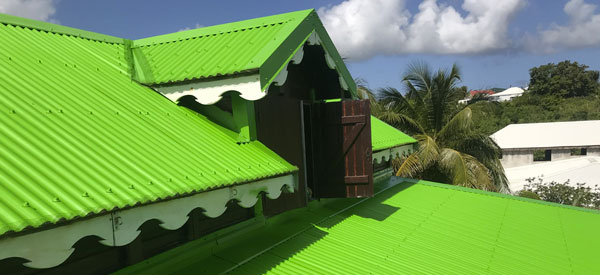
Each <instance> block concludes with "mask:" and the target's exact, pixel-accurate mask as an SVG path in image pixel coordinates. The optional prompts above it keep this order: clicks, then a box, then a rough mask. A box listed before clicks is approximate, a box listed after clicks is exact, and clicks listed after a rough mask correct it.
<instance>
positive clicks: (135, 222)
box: [0, 175, 296, 268]
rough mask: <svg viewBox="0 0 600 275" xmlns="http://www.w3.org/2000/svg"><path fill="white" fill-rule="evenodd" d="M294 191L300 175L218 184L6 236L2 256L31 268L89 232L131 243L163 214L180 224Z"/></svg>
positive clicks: (66, 252) (65, 251)
mask: <svg viewBox="0 0 600 275" xmlns="http://www.w3.org/2000/svg"><path fill="white" fill-rule="evenodd" d="M284 186H285V187H286V190H287V191H289V192H293V191H294V188H296V177H295V175H286V176H282V177H277V178H270V179H265V180H261V181H257V182H252V183H248V184H244V185H238V186H232V187H227V188H222V189H217V190H213V191H209V192H204V193H199V194H195V195H192V196H189V197H182V198H178V199H173V200H168V201H164V202H159V203H154V204H149V205H144V206H138V207H134V208H130V209H126V210H122V211H116V212H112V213H109V214H105V215H102V216H98V217H94V218H91V219H87V220H81V221H75V222H73V223H71V224H67V225H63V226H59V227H56V228H52V229H48V230H44V231H39V232H34V233H31V234H26V235H22V236H17V237H13V238H11V237H8V238H4V239H1V240H0V248H1V249H0V260H1V259H5V258H9V257H19V258H24V259H27V260H29V262H27V263H25V264H24V265H25V266H27V267H31V268H50V267H54V266H57V265H59V264H61V263H63V262H64V261H66V260H67V259H68V258H69V256H70V255H71V254H72V253H73V251H75V249H74V248H73V245H74V244H75V243H76V242H77V241H79V240H80V239H82V238H83V237H86V236H92V235H95V236H98V237H100V238H102V239H103V240H101V241H100V242H101V243H102V244H104V245H107V246H122V245H126V244H128V243H130V242H132V241H133V240H135V238H137V236H138V235H139V234H140V233H141V232H140V231H139V230H138V229H139V227H140V226H141V225H142V224H143V223H144V222H146V221H148V220H152V219H157V220H159V221H160V222H161V224H160V226H161V227H163V228H165V229H168V230H175V229H178V228H180V227H181V226H183V225H184V224H185V223H186V222H187V220H188V218H189V217H188V214H189V213H190V212H191V211H192V210H193V209H195V208H202V209H204V214H205V215H206V216H209V217H212V218H214V217H218V216H220V215H222V214H223V213H224V212H225V210H227V207H226V205H227V203H228V202H229V201H231V200H236V201H238V204H239V205H240V206H242V207H245V208H249V207H252V206H254V205H255V204H256V202H257V201H258V200H259V193H260V192H265V193H266V196H267V197H268V198H270V199H276V198H278V197H279V196H280V195H281V192H282V188H283V187H284Z"/></svg>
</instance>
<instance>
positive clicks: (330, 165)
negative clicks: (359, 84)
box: [313, 100, 373, 198]
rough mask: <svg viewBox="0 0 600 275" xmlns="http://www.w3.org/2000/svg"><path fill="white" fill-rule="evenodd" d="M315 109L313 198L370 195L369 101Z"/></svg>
mask: <svg viewBox="0 0 600 275" xmlns="http://www.w3.org/2000/svg"><path fill="white" fill-rule="evenodd" d="M318 110H319V111H318V113H317V114H316V116H317V119H316V122H315V126H317V127H316V128H317V130H318V132H317V137H318V141H317V142H315V143H316V144H315V145H316V146H315V147H316V148H315V149H318V152H316V154H315V156H316V158H315V160H314V163H315V166H316V167H315V169H314V171H316V173H317V174H316V177H315V181H316V182H315V186H314V189H315V190H313V191H314V193H315V197H317V198H335V197H349V198H357V197H370V196H373V166H372V163H371V154H372V147H371V120H370V115H371V109H370V106H369V101H368V100H347V101H339V102H329V103H321V104H318Z"/></svg>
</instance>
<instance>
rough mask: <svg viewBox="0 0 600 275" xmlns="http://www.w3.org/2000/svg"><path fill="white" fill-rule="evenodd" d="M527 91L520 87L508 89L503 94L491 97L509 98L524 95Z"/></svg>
mask: <svg viewBox="0 0 600 275" xmlns="http://www.w3.org/2000/svg"><path fill="white" fill-rule="evenodd" d="M524 92H525V91H524V90H523V89H521V88H519V87H511V88H508V89H506V90H504V91H502V92H499V93H496V94H493V95H491V96H509V95H520V94H522V93H524Z"/></svg>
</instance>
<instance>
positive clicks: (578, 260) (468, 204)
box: [122, 178, 600, 274]
mask: <svg viewBox="0 0 600 275" xmlns="http://www.w3.org/2000/svg"><path fill="white" fill-rule="evenodd" d="M393 180H398V178H395V179H393ZM376 186H377V185H376ZM357 201H358V200H352V199H339V200H322V201H321V202H316V201H315V202H311V205H310V207H309V208H307V209H304V210H297V211H293V212H288V213H284V214H282V215H279V216H277V217H276V218H273V219H269V220H267V224H266V226H264V227H263V228H261V229H259V230H255V231H248V232H247V233H245V234H244V235H241V236H237V237H230V236H228V237H227V241H226V242H222V244H221V243H220V242H217V243H220V244H219V245H217V246H216V247H207V246H205V245H204V246H203V245H200V244H195V243H190V244H189V245H186V246H183V247H181V248H176V249H173V250H171V251H168V252H165V253H163V254H161V255H159V256H156V257H154V258H151V259H149V260H147V261H144V262H142V263H140V264H137V265H135V266H132V267H130V268H128V269H125V270H123V272H122V273H128V272H131V273H135V272H143V273H144V274H166V273H169V272H172V273H176V274H193V273H201V272H206V273H209V274H218V273H221V272H224V271H226V270H230V269H232V268H235V269H234V270H233V272H232V273H234V274H262V273H270V274H600V262H599V261H598V260H597V259H598V255H597V250H598V247H600V235H598V232H597V231H598V228H600V212H598V211H593V210H585V209H581V208H574V207H566V206H561V205H558V204H553V203H546V202H540V201H533V200H528V199H522V198H519V197H512V196H508V195H503V194H499V193H491V192H485V191H480V190H475V189H468V188H464V187H457V186H451V185H444V184H438V183H430V182H425V181H420V182H418V183H410V182H404V183H401V184H399V185H396V186H394V187H392V188H390V189H388V190H386V191H384V192H382V193H379V194H377V195H376V196H375V197H374V198H371V199H367V200H364V201H362V203H360V204H358V205H354V206H352V204H354V203H356V202H357ZM323 218H325V219H323ZM238 264H240V265H238ZM236 267H237V268H236Z"/></svg>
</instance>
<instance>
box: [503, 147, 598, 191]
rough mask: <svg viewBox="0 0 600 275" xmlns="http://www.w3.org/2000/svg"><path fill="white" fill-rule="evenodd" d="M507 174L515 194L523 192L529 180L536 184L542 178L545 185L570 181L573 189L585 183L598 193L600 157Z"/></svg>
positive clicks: (534, 166)
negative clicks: (596, 187) (578, 184)
mask: <svg viewBox="0 0 600 275" xmlns="http://www.w3.org/2000/svg"><path fill="white" fill-rule="evenodd" d="M505 173H506V177H507V178H508V181H509V183H510V185H509V187H510V190H511V191H512V192H513V193H517V192H518V191H520V190H523V189H524V186H525V185H526V184H529V182H527V179H528V178H535V180H534V182H538V180H537V178H542V179H543V182H544V183H549V182H552V181H555V182H557V183H565V182H567V181H568V185H570V186H573V187H575V186H576V185H577V183H585V186H587V187H590V188H592V190H593V191H596V192H597V190H595V186H600V157H592V156H584V157H580V158H569V159H563V160H557V161H550V162H544V163H536V164H531V165H525V166H519V167H512V168H508V169H506V170H505Z"/></svg>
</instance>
